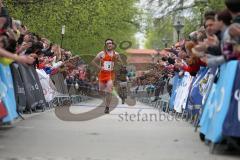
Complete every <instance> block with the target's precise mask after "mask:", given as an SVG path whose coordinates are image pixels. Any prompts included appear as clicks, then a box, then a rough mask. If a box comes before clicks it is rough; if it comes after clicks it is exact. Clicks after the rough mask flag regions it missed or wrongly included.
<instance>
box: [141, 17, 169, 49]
mask: <svg viewBox="0 0 240 160" xmlns="http://www.w3.org/2000/svg"><path fill="white" fill-rule="evenodd" d="M164 38H165V39H168V44H170V43H171V42H172V40H173V27H172V18H171V17H170V16H169V17H165V18H163V19H157V20H155V22H154V26H151V27H149V29H148V30H147V41H146V44H145V47H146V48H153V49H157V48H158V49H162V48H164V43H163V41H162V40H163V39H164Z"/></svg>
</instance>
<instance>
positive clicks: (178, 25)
mask: <svg viewBox="0 0 240 160" xmlns="http://www.w3.org/2000/svg"><path fill="white" fill-rule="evenodd" d="M173 27H174V28H175V29H176V31H177V35H178V38H177V39H178V42H179V40H180V32H181V30H182V28H183V27H184V25H183V24H182V23H181V22H180V20H178V21H177V23H175V24H174V25H173Z"/></svg>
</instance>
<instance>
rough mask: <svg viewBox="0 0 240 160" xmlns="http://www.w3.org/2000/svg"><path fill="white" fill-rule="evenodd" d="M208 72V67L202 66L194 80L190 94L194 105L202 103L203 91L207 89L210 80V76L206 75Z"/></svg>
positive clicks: (190, 99)
mask: <svg viewBox="0 0 240 160" xmlns="http://www.w3.org/2000/svg"><path fill="white" fill-rule="evenodd" d="M207 72H208V68H201V70H200V71H199V72H198V74H197V76H196V78H195V80H194V82H193V85H192V88H191V91H190V94H189V101H190V102H191V104H192V105H202V98H203V92H204V90H205V87H204V86H205V85H206V84H207V82H208V77H205V75H206V74H207Z"/></svg>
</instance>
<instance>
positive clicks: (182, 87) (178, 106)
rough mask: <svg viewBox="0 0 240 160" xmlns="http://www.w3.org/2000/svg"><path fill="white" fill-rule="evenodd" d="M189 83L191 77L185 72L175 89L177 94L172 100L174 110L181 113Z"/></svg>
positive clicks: (184, 106)
mask: <svg viewBox="0 0 240 160" xmlns="http://www.w3.org/2000/svg"><path fill="white" fill-rule="evenodd" d="M191 84H192V77H191V76H190V74H189V73H188V72H185V73H184V76H183V78H181V81H180V82H179V85H178V88H177V89H176V92H177V94H176V97H175V101H174V110H175V111H176V112H178V113H182V112H183V110H185V109H186V106H187V100H188V95H189V90H190V86H191Z"/></svg>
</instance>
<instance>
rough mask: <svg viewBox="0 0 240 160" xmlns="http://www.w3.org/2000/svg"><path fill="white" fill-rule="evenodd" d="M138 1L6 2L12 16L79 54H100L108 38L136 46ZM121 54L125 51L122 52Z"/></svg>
mask: <svg viewBox="0 0 240 160" xmlns="http://www.w3.org/2000/svg"><path fill="white" fill-rule="evenodd" d="M136 1H137V0H114V1H113V0H94V1H92V0H20V1H19V0H18V1H16V0H6V1H5V5H6V6H7V8H8V9H9V12H10V14H11V16H13V17H14V18H15V19H19V20H22V21H23V23H24V24H25V25H26V26H27V27H28V28H29V29H30V30H31V31H32V32H35V33H37V34H39V35H41V36H44V37H47V38H49V39H50V40H51V41H53V42H55V43H58V44H59V43H60V40H61V35H60V33H61V26H62V25H65V26H66V34H65V36H64V42H63V47H64V48H67V49H69V50H71V51H73V52H74V53H75V54H79V55H81V54H96V53H97V52H98V51H99V50H101V49H102V48H103V43H104V40H105V39H106V38H109V37H110V38H113V39H114V40H115V41H116V42H117V43H119V42H121V41H124V40H128V41H131V42H133V43H135V41H134V34H135V33H136V31H137V29H138V22H137V21H136V19H135V16H136V15H137V14H138V13H139V12H138V9H137V8H136V7H135V6H134V4H135V3H136ZM118 50H119V51H120V52H123V50H121V49H118Z"/></svg>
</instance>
